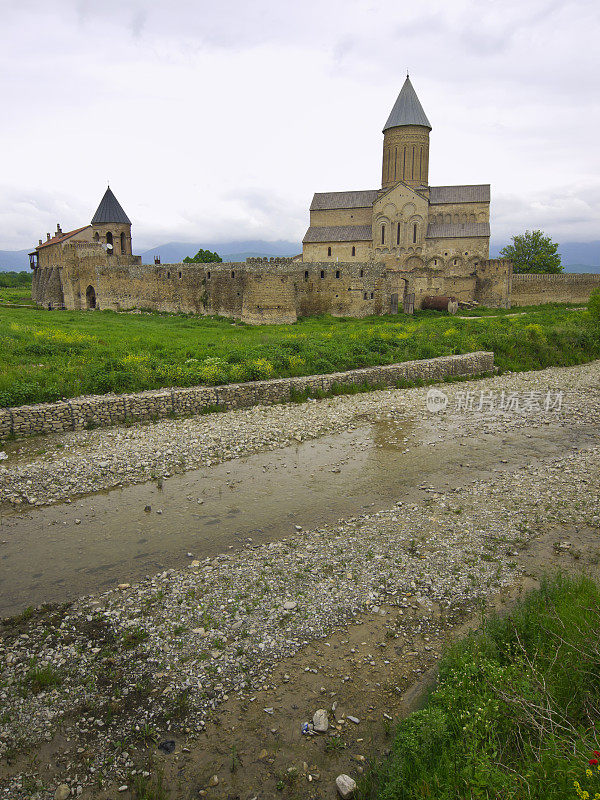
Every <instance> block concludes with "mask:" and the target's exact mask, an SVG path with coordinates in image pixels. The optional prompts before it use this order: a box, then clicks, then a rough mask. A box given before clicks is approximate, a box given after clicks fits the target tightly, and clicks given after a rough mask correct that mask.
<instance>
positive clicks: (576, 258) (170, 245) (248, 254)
mask: <svg viewBox="0 0 600 800" xmlns="http://www.w3.org/2000/svg"><path fill="white" fill-rule="evenodd" d="M503 246H504V243H503V242H499V243H496V242H492V244H491V247H490V255H491V256H492V258H497V257H498V253H499V251H500V250H501V248H502V247H503ZM201 247H202V248H204V249H205V250H213V251H215V250H216V251H217V253H218V254H219V255H220V256H221V258H222V259H223V261H238V262H239V261H242V262H243V261H245V260H246V259H247V258H264V257H267V258H270V257H271V256H287V257H289V256H295V255H297V254H298V253H301V252H302V245H301V244H300V243H299V242H288V241H285V240H279V241H276V242H267V241H264V240H262V239H247V240H243V241H239V242H213V241H204V242H167V243H166V244H162V245H159V246H158V247H152V248H151V249H150V250H145V251H144V252H142V253H141V256H142V261H143V263H144V264H153V263H154V257H155V256H160V260H161V262H162V263H163V264H179V263H180V262H181V261H183V259H184V258H185V257H186V256H193V255H194V254H195V253H197V252H198V250H199V249H200V248H201ZM28 252H29V251H28V250H0V272H7V271H10V270H15V271H16V272H19V271H20V270H28V269H29V258H28V255H27V254H28ZM560 254H561V256H562V262H563V264H564V267H565V271H566V272H593V273H600V241H596V242H565V243H564V244H563V245H561V247H560Z"/></svg>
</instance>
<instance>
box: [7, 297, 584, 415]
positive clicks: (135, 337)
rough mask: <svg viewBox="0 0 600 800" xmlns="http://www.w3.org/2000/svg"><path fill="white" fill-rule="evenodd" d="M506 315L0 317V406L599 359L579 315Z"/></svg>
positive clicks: (562, 311) (546, 309) (559, 309)
mask: <svg viewBox="0 0 600 800" xmlns="http://www.w3.org/2000/svg"><path fill="white" fill-rule="evenodd" d="M516 311H517V312H519V314H518V315H517V316H509V315H507V314H502V313H497V315H494V316H492V315H490V316H489V317H488V316H486V317H484V318H483V319H482V318H478V319H457V318H456V317H449V316H447V315H444V314H440V313H437V312H419V313H417V314H415V316H414V317H405V316H402V315H401V316H394V317H391V316H385V317H368V318H366V319H349V318H334V317H327V316H325V317H311V318H307V319H302V320H300V321H298V322H297V323H296V324H294V325H265V326H255V327H253V326H249V325H245V324H244V323H241V322H239V321H235V320H230V319H225V318H219V317H196V316H187V315H167V314H159V313H143V314H118V313H115V312H110V311H92V312H85V311H52V312H50V311H47V310H44V309H26V308H6V307H5V308H2V309H0V406H17V405H21V404H23V403H35V402H44V401H51V400H56V399H58V398H60V397H73V396H77V395H80V394H88V393H97V394H103V393H106V392H117V393H122V392H133V391H140V390H143V389H153V388H160V387H164V386H193V385H197V384H211V385H216V384H220V383H231V382H236V381H248V380H260V379H265V378H272V377H290V376H297V375H310V374H323V373H328V372H337V371H341V370H347V369H354V368H357V367H364V366H372V365H377V364H390V363H394V362H399V361H407V360H412V359H420V358H431V357H435V356H442V355H450V354H454V353H466V352H470V351H473V350H493V351H494V353H495V358H496V364H497V365H498V366H499V367H500V369H501V370H528V369H540V368H543V367H546V366H554V365H560V366H568V365H573V364H579V363H583V362H585V361H590V360H593V359H595V358H599V357H600V332H599V328H598V325H597V324H596V323H594V321H593V320H592V318H591V317H590V315H589V314H588V313H587V312H586V311H585V310H583V309H574V308H568V307H565V306H539V307H534V308H528V309H517V310H516ZM520 312H524V313H520ZM513 313H515V310H513Z"/></svg>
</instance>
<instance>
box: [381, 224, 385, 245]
mask: <svg viewBox="0 0 600 800" xmlns="http://www.w3.org/2000/svg"><path fill="white" fill-rule="evenodd" d="M381 244H385V225H382V226H381Z"/></svg>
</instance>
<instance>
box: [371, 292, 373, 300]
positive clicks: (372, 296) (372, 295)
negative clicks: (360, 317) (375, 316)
mask: <svg viewBox="0 0 600 800" xmlns="http://www.w3.org/2000/svg"><path fill="white" fill-rule="evenodd" d="M372 299H373V292H371V300H372Z"/></svg>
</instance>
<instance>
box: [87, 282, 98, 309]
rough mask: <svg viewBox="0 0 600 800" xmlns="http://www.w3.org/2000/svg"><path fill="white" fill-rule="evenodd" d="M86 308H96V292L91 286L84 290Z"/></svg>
mask: <svg viewBox="0 0 600 800" xmlns="http://www.w3.org/2000/svg"><path fill="white" fill-rule="evenodd" d="M85 305H86V308H96V290H95V289H94V287H93V286H88V287H87V289H86V290H85Z"/></svg>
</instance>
